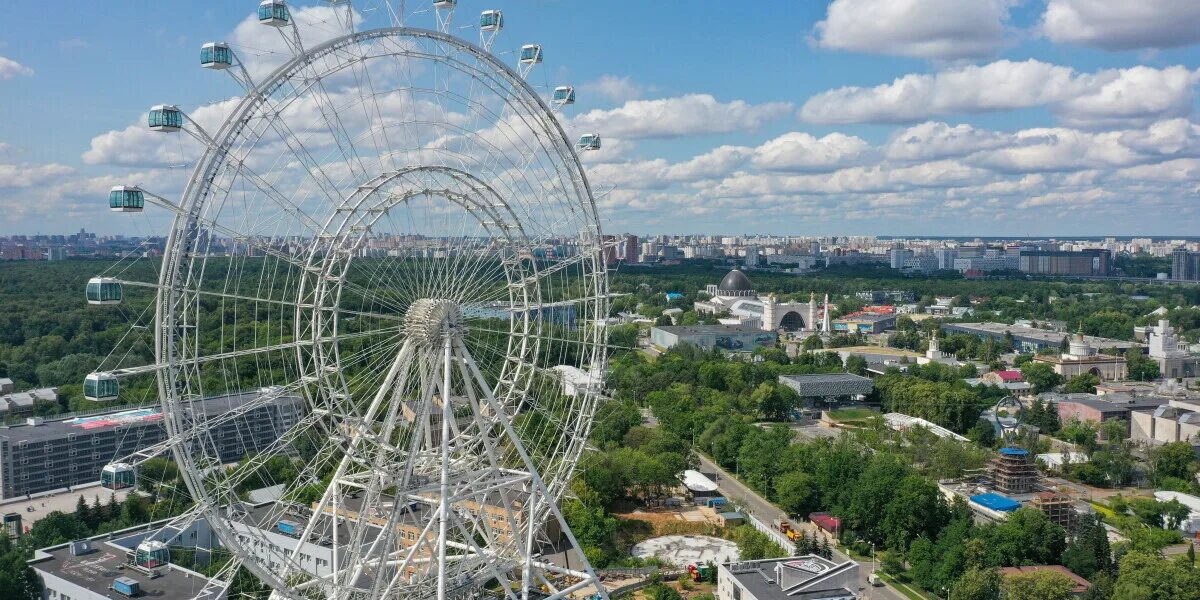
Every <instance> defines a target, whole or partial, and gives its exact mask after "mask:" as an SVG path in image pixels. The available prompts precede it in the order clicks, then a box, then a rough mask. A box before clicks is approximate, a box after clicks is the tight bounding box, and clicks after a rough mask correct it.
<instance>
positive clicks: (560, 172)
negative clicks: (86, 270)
mask: <svg viewBox="0 0 1200 600" xmlns="http://www.w3.org/2000/svg"><path fill="white" fill-rule="evenodd" d="M330 4H331V5H333V6H332V9H330V10H329V12H328V15H330V16H331V18H328V19H326V20H325V21H323V22H321V23H319V24H313V25H312V26H313V27H319V28H321V29H322V30H323V32H324V33H323V34H322V35H321V36H320V37H321V38H322V39H323V41H319V42H318V43H306V42H308V40H310V38H311V36H309V35H306V33H307V32H306V31H305V24H302V23H299V24H298V23H297V19H296V18H294V17H295V15H294V14H292V13H291V12H289V9H288V6H287V5H285V4H284V2H282V1H278V0H267V1H264V2H262V3H261V5H260V6H259V8H258V13H257V14H258V20H259V21H260V22H261V23H262V25H263V26H264V27H273V28H276V29H277V31H278V32H279V34H280V36H282V38H283V40H284V41H285V42H286V47H287V48H288V55H287V56H286V60H285V61H284V62H283V64H282V65H280V66H278V67H277V68H275V69H274V70H273V71H272V72H270V74H269V75H266V76H258V77H257V78H255V77H252V73H253V72H254V69H250V68H247V65H246V64H244V63H243V62H242V61H241V60H240V59H239V53H248V52H252V51H253V50H252V49H246V50H245V52H243V49H239V48H237V47H236V45H233V44H226V43H210V44H205V45H204V47H203V48H202V50H201V63H202V65H203V66H204V67H206V68H210V69H215V70H221V71H224V72H226V73H227V74H229V75H231V76H232V77H233V79H234V80H236V82H237V83H238V85H239V86H240V87H241V88H242V89H243V90H244V94H243V95H242V96H241V97H240V98H239V99H237V101H236V102H235V103H233V106H232V109H231V110H230V111H229V112H228V114H227V116H225V117H224V120H223V121H221V122H220V123H219V126H218V127H216V128H215V129H214V128H213V127H212V126H211V125H210V126H209V127H208V130H207V131H206V130H205V129H204V128H202V127H201V126H200V124H199V123H197V122H196V121H195V120H193V119H192V118H191V117H190V116H189V115H187V114H185V113H184V112H183V111H182V110H180V109H179V108H178V107H177V106H174V105H158V106H154V107H153V108H152V109H151V110H150V112H149V116H148V126H149V128H150V129H151V130H155V131H160V132H165V133H172V132H182V133H184V134H186V135H187V136H190V138H192V139H194V140H195V141H196V145H195V148H196V154H197V158H196V159H195V163H194V167H193V169H192V171H191V176H190V178H189V180H188V181H187V184H186V188H185V189H184V191H183V193H182V195H180V196H179V197H178V199H169V198H166V197H163V196H161V195H158V194H155V193H153V192H152V191H151V190H149V189H146V188H145V187H143V186H140V185H130V186H119V187H116V188H113V190H112V191H111V193H110V198H109V204H110V208H111V209H112V210H113V211H120V212H140V211H142V210H143V208H144V207H145V206H146V204H150V205H153V206H154V207H157V208H158V209H165V210H166V211H168V212H169V214H171V215H173V216H172V219H173V220H172V223H171V226H170V230H169V233H168V237H167V242H166V245H165V251H164V252H163V255H162V257H161V264H160V265H159V266H158V268H157V280H137V279H136V278H135V277H132V276H129V275H128V274H129V273H131V272H134V271H136V269H129V268H127V267H128V265H122V263H119V264H118V266H115V267H114V268H112V269H110V270H109V271H108V272H106V273H103V274H102V275H101V276H99V277H96V278H94V279H92V280H91V281H89V285H88V293H87V296H88V301H89V302H91V303H93V304H120V303H121V302H122V301H123V298H124V301H125V302H126V303H129V301H130V296H131V295H133V294H135V293H138V291H139V290H143V289H144V290H145V291H144V292H141V293H145V294H148V295H149V298H150V299H149V301H148V308H147V312H146V315H147V316H146V317H145V319H144V321H143V322H141V324H140V325H139V327H140V328H141V329H142V331H143V335H145V336H146V338H147V340H148V342H147V343H148V344H150V345H151V346H152V348H153V357H154V360H153V362H152V363H151V364H129V363H130V362H131V360H130V359H129V358H128V357H129V356H130V355H129V354H128V353H126V354H125V355H120V353H114V355H113V356H112V357H110V359H109V360H106V361H105V364H103V365H102V366H101V367H100V368H99V369H98V370H97V371H96V372H95V373H92V374H91V375H89V376H88V377H87V380H86V381H85V386H84V387H85V392H84V395H85V397H87V398H88V399H90V400H95V401H98V402H106V401H107V402H112V401H114V400H120V399H122V393H123V391H124V390H126V389H127V386H128V385H130V383H129V382H132V381H139V378H140V381H142V382H143V383H144V384H145V385H147V387H151V386H150V385H149V384H148V383H145V382H147V381H148V380H153V382H154V383H153V386H152V387H151V389H154V391H155V394H156V395H157V397H158V398H160V399H161V410H162V413H163V419H164V422H165V426H166V430H167V438H166V440H165V441H163V442H162V443H159V444H157V445H154V446H151V447H148V448H143V449H140V450H139V451H138V452H136V453H134V454H132V455H129V456H118V457H114V459H113V461H112V462H111V464H109V466H107V467H105V469H104V472H103V477H102V482H103V485H105V486H106V487H110V488H119V487H128V486H132V485H134V484H135V482H137V480H138V477H139V475H138V469H139V466H140V465H142V464H143V463H145V462H146V461H148V460H150V459H151V458H153V457H156V456H163V455H166V456H169V457H170V458H172V459H173V460H174V461H175V462H176V463H177V464H178V466H179V470H180V475H181V478H182V481H183V483H184V484H185V485H186V491H187V494H188V495H189V496H190V498H191V500H192V501H193V502H194V508H192V509H190V510H188V511H187V512H185V513H184V514H182V515H180V516H177V517H175V518H174V519H173V520H172V522H171V523H170V524H169V525H167V526H166V527H163V528H162V529H161V531H160V533H159V534H158V536H157V537H154V538H153V539H154V540H156V541H157V542H158V543H157V544H156V545H152V546H148V547H147V548H146V552H147V553H153V552H162V553H164V555H165V554H168V553H169V552H170V548H171V547H172V545H173V544H174V543H175V542H176V540H175V539H174V536H176V535H178V532H182V531H185V530H187V528H188V527H189V525H191V524H193V523H195V522H196V521H198V520H202V521H204V522H205V523H207V526H208V527H210V528H211V530H212V532H213V533H215V534H216V537H217V538H219V541H220V546H221V552H223V553H224V554H225V555H226V556H227V557H228V562H227V563H225V566H224V567H223V568H222V569H221V571H220V572H219V573H218V574H217V576H216V577H214V578H213V579H212V581H211V583H210V584H209V585H207V586H206V587H205V589H204V590H203V591H202V592H201V593H200V594H198V595H197V597H208V596H205V594H213V593H219V590H220V588H222V586H226V585H227V584H228V582H229V581H230V580H231V579H232V577H233V574H234V573H235V572H236V570H237V569H239V568H244V569H246V570H248V571H249V572H250V573H252V574H253V575H254V576H255V577H257V578H258V579H259V580H261V581H262V582H264V583H265V584H267V585H268V586H269V587H270V588H271V589H272V594H273V595H274V596H276V597H286V598H401V597H403V598H426V597H428V598H438V599H439V600H444V599H446V598H457V597H472V596H477V595H479V594H481V593H483V591H484V588H485V586H487V587H488V589H489V590H490V592H491V593H492V594H493V595H496V594H498V595H500V596H502V597H508V598H511V599H513V600H517V599H518V598H520V599H525V598H528V597H530V595H531V594H535V595H538V596H539V597H549V598H550V599H551V600H553V599H555V598H559V597H564V596H568V595H570V594H573V593H580V592H582V591H585V590H588V589H592V590H593V592H595V593H599V594H601V595H605V594H606V593H605V592H604V590H603V587H602V586H601V585H600V582H599V580H598V579H597V578H596V576H595V573H594V572H593V570H592V568H591V567H590V565H589V564H588V563H587V561H586V559H582V560H581V558H582V557H579V558H576V559H575V560H573V561H570V562H568V564H565V565H564V564H559V563H557V562H555V561H552V560H549V559H548V558H547V557H548V556H550V555H552V554H555V553H557V552H560V551H561V550H562V549H563V548H566V547H569V546H574V547H576V548H578V544H577V543H576V542H575V539H574V536H573V535H572V533H571V531H570V528H569V527H568V526H567V524H566V522H565V520H564V518H563V516H562V514H561V512H560V510H559V508H558V502H559V500H560V498H562V496H563V494H564V491H565V489H566V487H567V485H568V484H569V481H570V478H571V476H572V472H573V470H574V468H575V466H576V463H577V462H578V460H579V458H580V455H581V453H582V451H583V449H584V445H585V443H586V440H587V436H588V433H589V431H590V428H591V423H592V417H593V414H594V412H595V408H596V404H597V402H598V400H599V397H598V393H597V390H596V389H595V386H594V385H581V386H573V387H572V388H571V389H569V390H568V389H566V388H565V387H564V384H563V381H564V380H563V376H562V375H561V373H562V372H563V371H561V369H564V368H566V369H569V370H572V372H574V373H580V372H584V373H588V374H590V376H591V377H593V378H594V377H596V374H597V373H599V372H602V369H603V368H604V363H605V358H606V345H605V333H604V328H603V327H598V326H595V324H596V323H597V320H598V319H601V318H603V317H605V316H607V307H608V290H607V280H606V270H605V264H604V255H605V252H604V250H605V242H604V239H605V238H604V237H603V236H602V235H601V231H600V224H599V219H598V217H597V212H596V205H595V202H594V199H593V196H592V191H591V189H590V187H589V184H588V181H587V178H586V176H585V174H584V170H583V168H582V166H581V164H580V161H579V155H578V153H577V152H579V151H587V150H596V149H598V148H599V147H600V137H599V135H596V134H587V135H583V136H582V137H580V138H578V139H569V138H568V137H567V134H566V132H565V131H564V129H563V126H562V124H561V123H560V116H561V115H560V114H559V113H560V111H561V110H563V109H564V108H565V107H567V106H569V105H571V104H573V103H574V101H575V90H574V89H573V88H572V87H569V86H550V85H542V86H535V85H533V84H531V82H530V81H527V78H529V76H530V75H531V73H533V72H534V70H535V68H536V66H537V65H538V64H539V63H541V62H542V47H541V46H539V45H536V44H527V45H523V46H521V47H520V49H519V50H515V49H514V52H513V53H512V58H510V59H508V61H509V62H513V63H515V64H512V65H510V64H507V63H506V62H505V61H504V60H502V59H500V58H498V57H497V55H495V54H493V53H492V48H493V44H494V42H495V41H496V40H497V35H498V33H499V32H500V31H501V29H502V28H503V26H504V17H503V14H502V13H501V12H500V11H498V10H488V11H484V12H483V13H482V14H481V15H480V17H479V21H478V22H477V23H476V24H474V25H472V26H471V27H470V29H472V30H475V31H478V34H479V39H478V42H477V43H474V42H469V41H467V40H464V39H462V38H460V37H456V36H455V35H452V34H451V33H450V28H451V17H452V15H453V11H454V9H455V5H456V2H454V1H446V0H443V1H438V2H433V3H432V5H431V6H429V7H427V8H426V9H424V10H423V11H421V12H426V13H432V16H433V17H434V18H432V19H430V21H431V22H433V23H435V24H436V25H435V27H434V28H432V29H421V28H414V27H410V26H405V25H403V24H401V22H400V19H399V18H398V17H396V16H393V17H392V19H391V20H392V23H391V26H389V27H384V28H379V29H371V30H359V29H358V25H359V24H360V22H361V14H360V13H358V12H357V11H356V10H355V9H354V7H352V6H351V5H350V3H348V2H333V3H330ZM377 8H380V9H387V10H390V6H387V5H386V3H380V5H379V6H378V7H377ZM462 29H466V28H462ZM543 96H544V97H543ZM184 139H187V138H184ZM188 143H192V142H191V141H189V142H188ZM143 260H144V259H143ZM144 279H149V278H144ZM568 392H569V393H568ZM214 402H217V403H218V404H219V405H220V410H219V411H218V410H214V409H213V408H212V406H213V403H214ZM281 403H290V404H289V406H293V407H296V409H295V410H294V411H293V412H292V413H286V414H290V415H291V417H290V418H287V417H278V416H276V417H274V418H273V419H274V420H272V421H271V422H270V423H269V426H270V427H271V428H272V429H271V433H270V435H269V436H267V437H266V438H265V439H264V436H263V435H261V431H259V432H258V433H259V435H255V431H242V429H243V428H247V429H250V428H256V427H258V428H261V427H263V424H262V423H261V422H258V421H253V420H251V419H249V417H250V416H252V415H255V414H258V413H256V412H255V411H259V410H260V409H263V408H265V407H272V406H278V405H280V404H281ZM272 414H276V415H278V414H285V413H272ZM231 453H232V454H233V455H234V456H230V455H231ZM272 485H274V486H275V487H274V489H275V492H274V497H275V498H276V499H275V500H274V501H271V502H266V503H262V504H257V505H256V504H253V503H252V502H251V501H249V500H248V499H247V494H246V492H247V490H248V489H249V488H251V487H254V488H257V487H259V486H272ZM141 555H142V551H141V549H139V552H138V556H139V560H140V557H141ZM160 558H166V556H162V557H160ZM605 597H606V596H605Z"/></svg>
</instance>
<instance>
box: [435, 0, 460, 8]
mask: <svg viewBox="0 0 1200 600" xmlns="http://www.w3.org/2000/svg"><path fill="white" fill-rule="evenodd" d="M455 6H458V0H437V1H436V2H434V3H433V7H434V8H437V9H440V10H449V9H451V8H454V7H455Z"/></svg>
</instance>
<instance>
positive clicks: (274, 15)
mask: <svg viewBox="0 0 1200 600" xmlns="http://www.w3.org/2000/svg"><path fill="white" fill-rule="evenodd" d="M291 18H292V16H291V14H290V13H288V7H287V4H286V3H284V2H283V0H263V1H262V2H261V3H259V5H258V22H259V23H262V24H263V25H270V26H271V27H283V26H284V25H287V24H288V22H289V21H290V20H291Z"/></svg>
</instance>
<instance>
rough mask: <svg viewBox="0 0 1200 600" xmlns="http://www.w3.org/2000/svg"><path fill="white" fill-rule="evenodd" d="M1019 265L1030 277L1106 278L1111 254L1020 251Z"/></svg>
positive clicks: (1096, 250) (1103, 251) (1096, 251)
mask: <svg viewBox="0 0 1200 600" xmlns="http://www.w3.org/2000/svg"><path fill="white" fill-rule="evenodd" d="M1019 265H1020V266H1019V268H1020V270H1021V272H1022V273H1029V274H1031V275H1066V276H1106V275H1108V274H1109V273H1110V272H1111V271H1112V254H1111V253H1110V252H1109V251H1108V250H1100V249H1095V250H1081V251H1079V252H1069V251H1066V250H1022V251H1021V253H1020V255H1019Z"/></svg>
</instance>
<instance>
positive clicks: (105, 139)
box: [83, 98, 240, 167]
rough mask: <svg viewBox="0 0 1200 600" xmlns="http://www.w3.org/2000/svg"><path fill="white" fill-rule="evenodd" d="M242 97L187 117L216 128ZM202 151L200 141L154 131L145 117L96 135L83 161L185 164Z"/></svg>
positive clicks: (139, 164) (86, 162) (214, 105)
mask: <svg viewBox="0 0 1200 600" xmlns="http://www.w3.org/2000/svg"><path fill="white" fill-rule="evenodd" d="M239 100H240V99H239V98H230V99H229V100H225V101H222V102H216V103H213V104H207V105H204V106H201V107H199V108H197V109H195V110H194V111H190V112H188V116H189V117H191V118H192V119H195V121H196V122H197V123H199V124H200V126H201V127H203V128H204V129H205V130H206V131H210V132H211V131H216V130H217V127H218V126H219V125H220V124H221V123H222V122H223V121H224V120H225V117H226V116H228V115H229V113H230V112H231V111H232V110H233V108H234V107H235V106H236V105H237V103H238V101H239ZM200 150H201V145H200V143H199V142H197V141H195V140H193V139H192V138H191V137H189V136H187V135H184V134H182V133H175V134H167V133H161V132H157V131H151V130H150V128H149V127H147V126H146V123H145V121H144V120H139V121H138V122H136V123H133V124H132V125H129V126H128V127H126V128H125V129H120V130H114V131H108V132H105V133H102V134H100V135H98V136H95V137H93V138H92V141H91V147H90V148H88V150H87V151H86V152H84V153H83V162H84V163H85V164H89V165H101V164H106V165H123V166H140V167H145V166H156V167H166V166H171V165H178V164H181V163H185V162H187V160H188V158H189V157H195V156H197V155H198V154H199V152H200Z"/></svg>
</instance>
